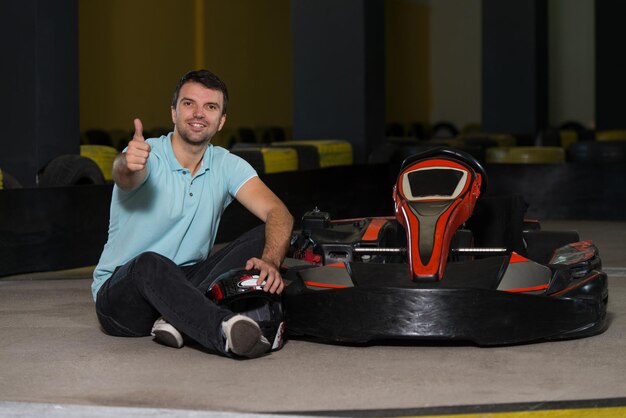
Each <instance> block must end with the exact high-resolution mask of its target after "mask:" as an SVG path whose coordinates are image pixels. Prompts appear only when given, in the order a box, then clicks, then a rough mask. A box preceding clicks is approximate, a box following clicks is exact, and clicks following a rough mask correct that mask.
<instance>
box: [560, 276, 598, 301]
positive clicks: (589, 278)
mask: <svg viewBox="0 0 626 418" xmlns="http://www.w3.org/2000/svg"><path fill="white" fill-rule="evenodd" d="M599 275H600V273H596V274H594V275H593V276H589V277H587V278H586V279H585V280H582V281H580V282H578V283H576V284H574V285H573V286H570V287H566V288H565V289H563V290H559V291H558V292H556V293H552V294H551V295H550V296H561V295H562V294H564V293H567V292H569V291H570V290H572V289H576V288H577V287H580V286H582V285H584V284H585V283H587V282H590V281H591V280H593V279H595V278H596V277H598V276H599Z"/></svg>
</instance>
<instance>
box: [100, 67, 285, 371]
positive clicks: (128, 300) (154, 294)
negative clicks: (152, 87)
mask: <svg viewBox="0 0 626 418" xmlns="http://www.w3.org/2000/svg"><path fill="white" fill-rule="evenodd" d="M227 105H228V92H227V89H226V86H225V84H224V83H223V82H222V81H221V80H220V79H219V78H218V77H217V76H215V75H214V74H213V73H211V72H209V71H206V70H199V71H191V72H189V73H187V74H185V75H184V76H183V78H182V79H181V80H180V81H179V83H178V85H177V87H176V89H175V92H174V98H173V101H172V107H171V112H172V121H173V122H174V131H173V132H172V133H170V134H169V135H167V136H162V137H160V138H151V139H148V140H145V139H144V137H143V127H142V123H141V121H140V120H139V119H135V120H134V124H135V134H134V136H133V138H132V140H131V141H130V142H129V144H128V147H127V149H126V150H125V152H123V153H122V154H120V155H119V156H118V157H117V158H116V159H115V162H114V164H113V179H114V181H115V186H114V187H113V196H112V199H111V214H110V224H109V238H108V240H107V243H106V245H105V247H104V251H103V252H102V255H101V257H100V261H99V263H98V265H97V267H96V269H95V271H94V282H93V285H92V292H93V298H94V300H95V301H96V313H97V315H98V320H99V322H100V324H101V326H102V329H103V330H104V332H106V333H107V334H111V335H116V336H132V337H140V336H148V335H150V334H152V335H153V336H155V339H156V340H157V341H158V342H161V343H163V344H166V345H169V346H172V347H178V348H180V347H182V345H183V335H186V336H187V337H189V338H191V339H193V340H195V341H197V342H198V343H200V344H201V345H203V346H204V347H207V348H209V349H211V350H213V351H216V352H217V353H220V354H223V355H227V356H242V357H250V358H252V357H258V356H261V355H262V354H264V353H265V352H267V351H268V350H269V348H270V344H269V342H268V341H267V339H266V338H265V337H264V336H263V335H262V333H261V330H260V328H259V326H258V324H257V323H256V322H254V321H253V320H252V319H250V318H248V317H246V316H243V315H235V314H233V313H232V312H231V311H229V310H227V309H225V308H223V307H221V306H218V305H216V304H215V303H213V302H212V301H210V300H209V299H208V298H207V297H205V292H206V290H207V287H208V284H209V283H210V282H211V281H212V279H213V278H215V277H216V276H218V275H219V274H221V273H223V272H225V271H228V270H230V269H234V268H241V267H242V266H245V269H247V270H250V269H256V270H259V279H258V284H259V285H261V284H262V283H263V282H265V285H264V286H263V290H264V291H266V292H270V293H281V292H282V290H283V288H284V284H283V280H282V278H281V276H280V273H279V267H280V264H281V263H282V261H283V259H284V256H285V253H286V250H287V248H288V245H289V238H290V235H291V229H292V226H293V218H292V217H291V215H290V214H289V211H288V210H287V208H286V207H285V205H284V204H283V203H282V202H281V201H280V200H279V199H278V198H277V197H276V195H274V193H272V192H271V191H270V190H269V188H268V187H267V186H266V185H265V184H264V183H263V182H262V181H261V180H260V179H259V177H258V176H257V174H256V172H255V171H254V170H253V169H252V167H251V166H250V164H248V163H247V162H245V161H244V160H242V159H241V158H239V157H237V156H235V155H233V154H230V153H229V152H228V151H226V150H225V149H223V148H220V147H215V146H213V145H212V144H210V141H211V139H212V138H213V136H214V135H215V134H216V133H217V132H218V131H219V130H221V129H222V127H223V126H224V123H225V122H226V108H227ZM233 198H235V199H237V200H238V201H239V202H240V203H241V204H242V205H243V206H244V207H246V208H247V209H248V210H249V211H250V212H252V213H253V214H254V215H256V216H257V217H259V218H260V219H261V220H262V221H263V222H264V223H265V226H264V228H263V227H259V228H256V229H254V230H252V231H250V232H248V233H246V234H244V235H243V236H242V237H240V238H239V239H237V240H235V241H233V242H231V243H230V244H229V245H227V246H226V247H225V248H223V249H222V250H220V251H219V252H217V253H216V254H213V255H211V256H210V257H209V252H210V250H211V248H212V246H213V243H214V241H215V236H216V232H217V227H218V224H219V221H220V216H221V214H222V212H223V210H224V208H225V207H226V206H227V205H228V204H229V203H230V202H231V201H232V200H233Z"/></svg>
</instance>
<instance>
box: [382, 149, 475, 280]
mask: <svg viewBox="0 0 626 418" xmlns="http://www.w3.org/2000/svg"><path fill="white" fill-rule="evenodd" d="M435 151H437V150H435ZM442 151H443V152H442ZM448 151H449V150H446V149H444V150H439V152H438V153H437V152H433V153H432V154H434V155H430V156H422V155H418V157H420V158H419V159H417V160H416V159H409V160H406V161H404V163H403V164H402V168H401V170H400V174H399V176H398V180H397V181H396V184H395V186H394V189H393V199H394V203H395V215H396V219H397V220H398V222H399V223H400V224H401V225H402V226H404V228H405V231H406V237H407V256H408V261H409V268H410V270H411V278H412V280H414V281H436V280H440V279H441V278H442V277H443V272H444V269H445V266H446V262H447V260H448V254H449V250H450V242H451V241H452V237H453V235H454V233H455V231H456V230H457V229H458V228H459V226H461V225H462V224H463V223H464V222H465V221H466V220H467V219H468V218H469V217H470V216H471V214H472V212H473V210H474V205H475V204H476V200H477V199H478V197H479V196H480V194H481V192H482V191H484V184H483V183H484V181H485V180H486V179H485V176H484V170H482V167H481V166H480V164H479V163H478V162H477V161H476V160H474V159H473V157H471V156H469V155H467V154H465V153H462V152H460V151H459V152H456V151H454V152H448ZM474 167H476V168H477V169H478V171H479V172H477V170H476V169H475V168H474ZM481 185H482V187H481Z"/></svg>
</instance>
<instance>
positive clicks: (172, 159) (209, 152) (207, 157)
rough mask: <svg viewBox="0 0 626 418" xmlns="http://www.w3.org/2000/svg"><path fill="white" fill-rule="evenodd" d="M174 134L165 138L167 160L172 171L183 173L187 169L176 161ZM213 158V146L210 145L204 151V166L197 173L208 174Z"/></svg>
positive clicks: (171, 133)
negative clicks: (173, 146) (173, 145)
mask: <svg viewBox="0 0 626 418" xmlns="http://www.w3.org/2000/svg"><path fill="white" fill-rule="evenodd" d="M173 134H174V133H173V132H170V133H169V134H167V136H166V137H165V158H166V159H167V164H168V166H169V167H170V170H172V171H182V170H186V168H185V167H183V166H182V165H180V163H179V162H178V160H177V159H176V155H174V149H173V148H172V135H173ZM212 156H213V144H211V143H209V146H208V147H207V149H206V150H205V151H204V156H203V157H202V164H201V165H200V169H199V170H198V172H197V173H196V175H198V173H202V172H206V171H208V170H210V169H211V160H212V158H211V157H212Z"/></svg>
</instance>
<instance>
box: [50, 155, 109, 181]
mask: <svg viewBox="0 0 626 418" xmlns="http://www.w3.org/2000/svg"><path fill="white" fill-rule="evenodd" d="M104 182H105V181H104V175H103V174H102V171H101V170H100V167H98V164H96V163H95V162H94V161H93V160H91V159H89V158H87V157H82V156H80V155H73V154H68V155H61V156H60V157H57V158H55V159H54V160H52V161H50V163H48V165H47V166H46V168H44V170H43V172H42V173H41V175H40V176H39V187H64V186H82V185H90V184H104Z"/></svg>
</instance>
